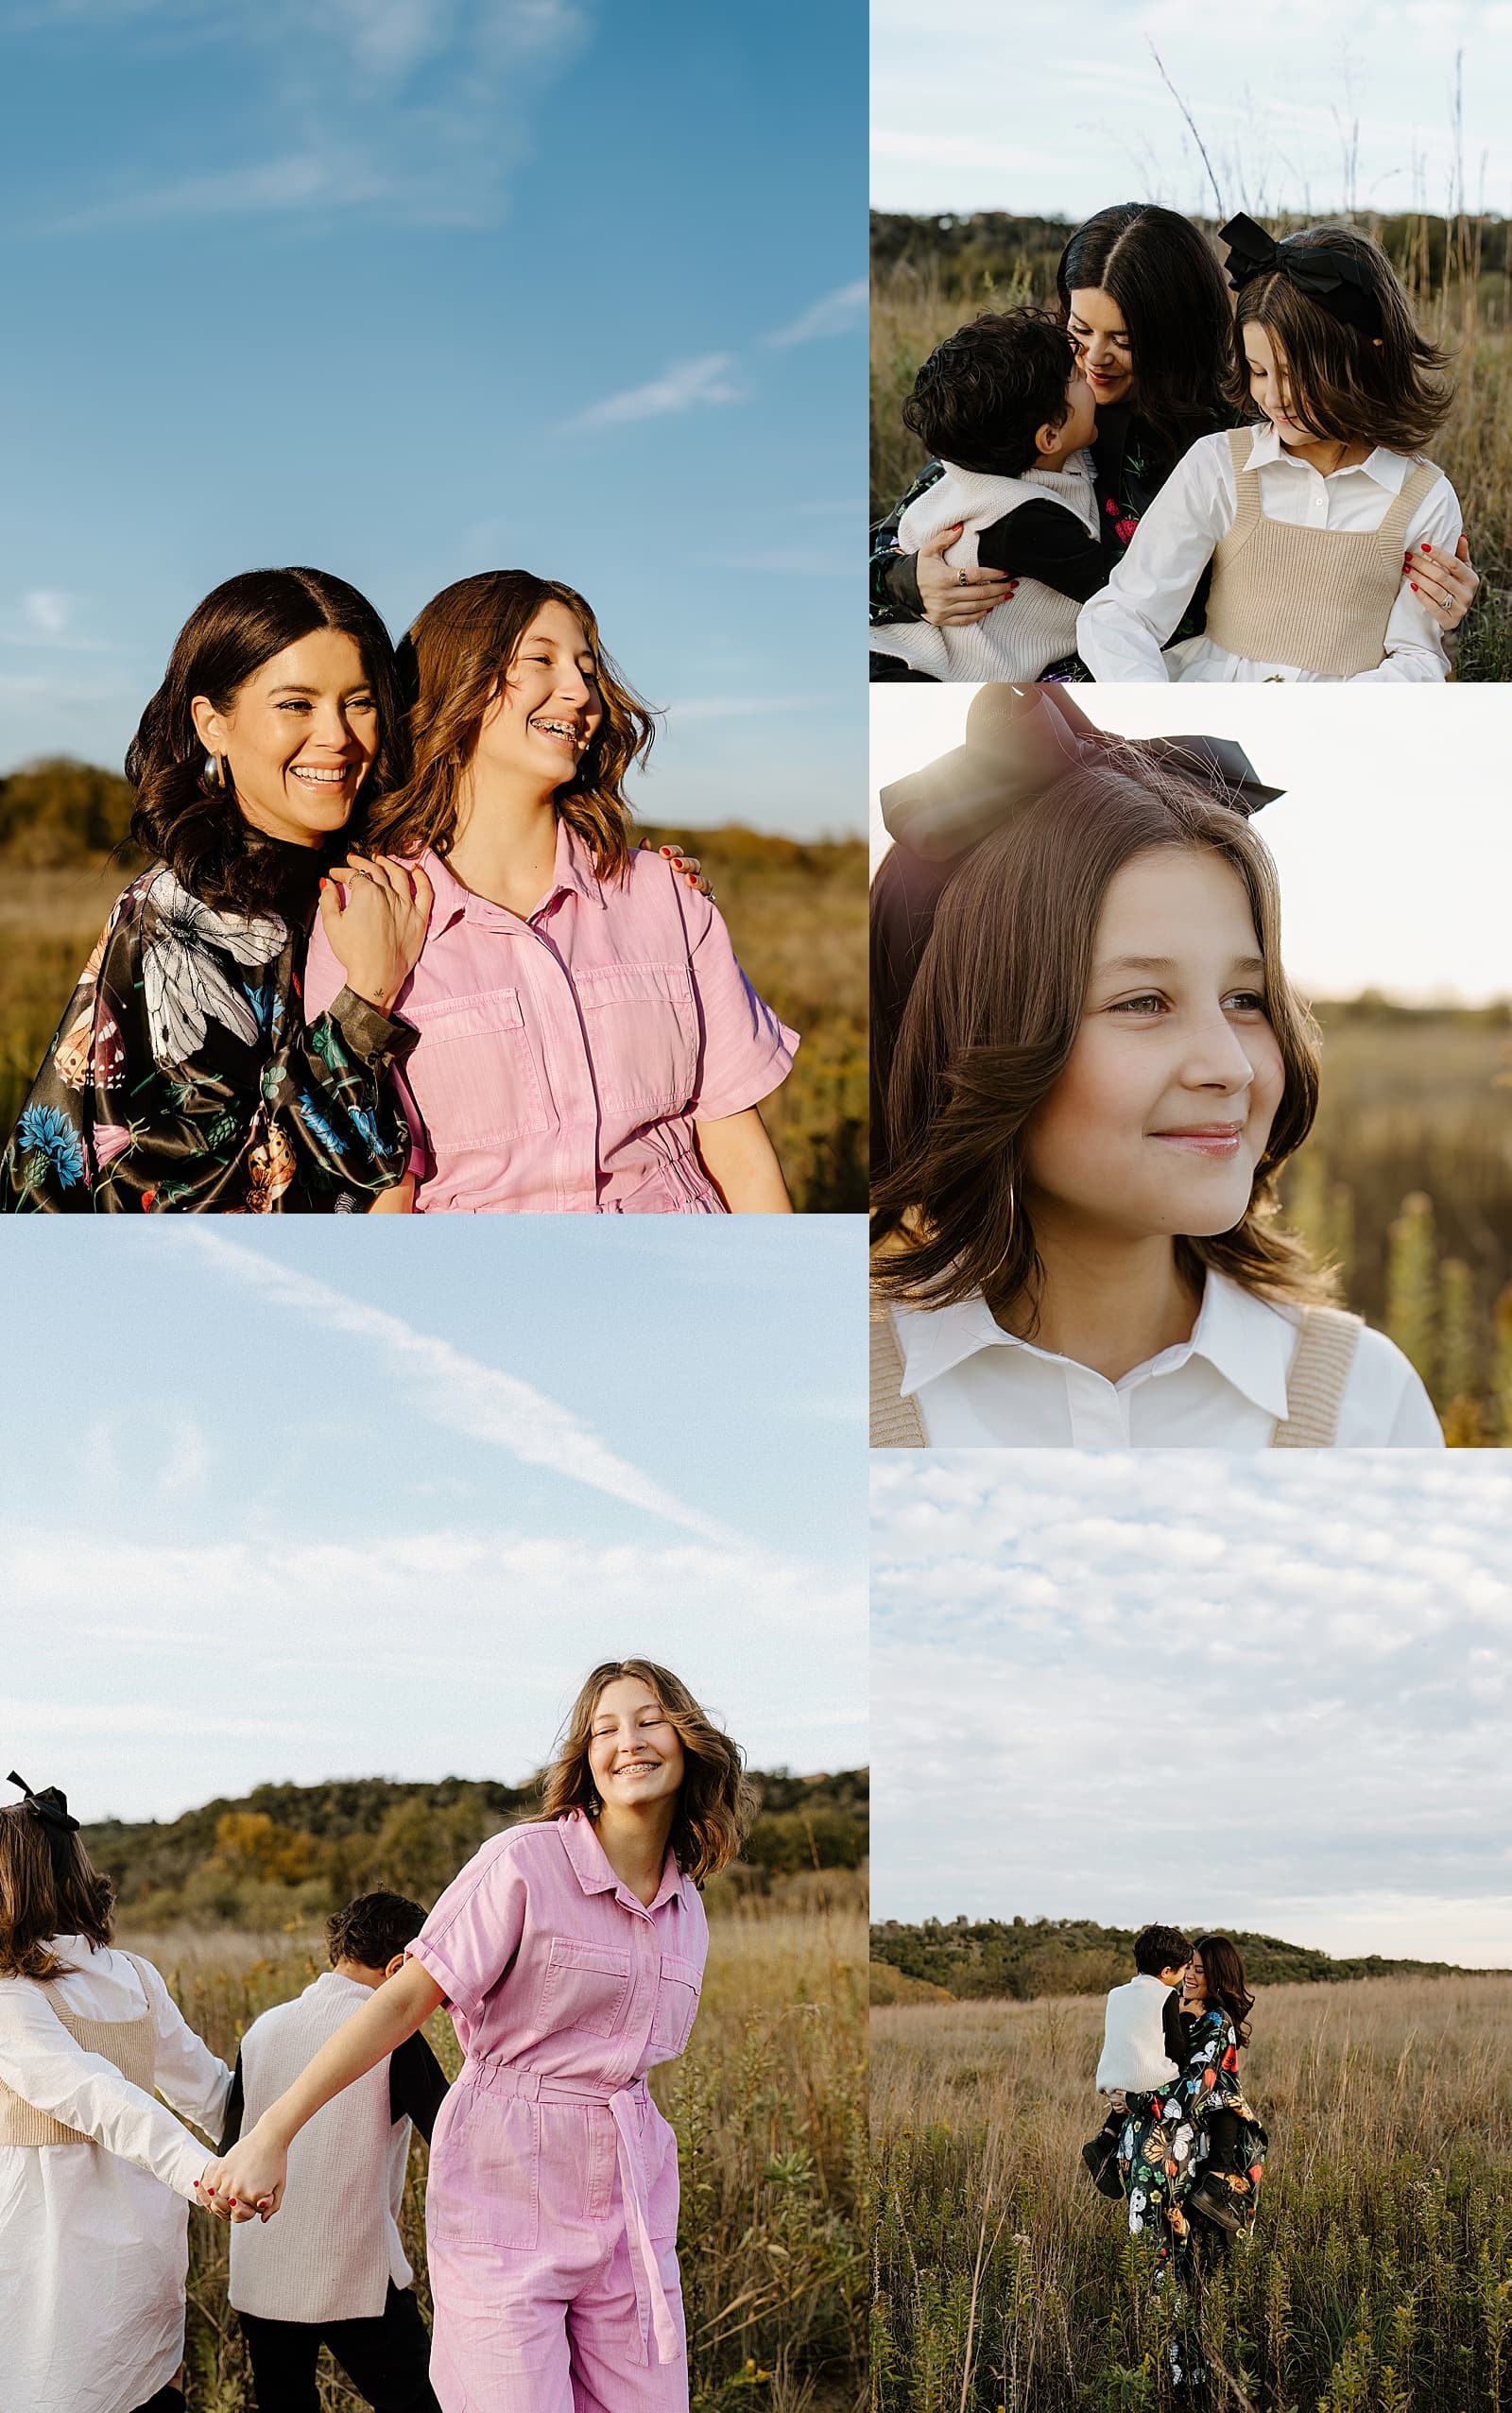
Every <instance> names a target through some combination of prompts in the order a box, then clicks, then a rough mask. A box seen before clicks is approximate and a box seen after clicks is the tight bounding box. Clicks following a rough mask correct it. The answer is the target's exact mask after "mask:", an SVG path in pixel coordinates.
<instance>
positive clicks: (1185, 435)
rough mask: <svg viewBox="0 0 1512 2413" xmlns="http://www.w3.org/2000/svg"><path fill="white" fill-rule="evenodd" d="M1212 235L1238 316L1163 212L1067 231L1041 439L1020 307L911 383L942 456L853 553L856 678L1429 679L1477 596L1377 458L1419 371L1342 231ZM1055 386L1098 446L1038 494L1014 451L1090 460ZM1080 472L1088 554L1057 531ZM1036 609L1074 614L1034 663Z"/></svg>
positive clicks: (1049, 631) (1068, 512)
mask: <svg viewBox="0 0 1512 2413" xmlns="http://www.w3.org/2000/svg"><path fill="white" fill-rule="evenodd" d="M1224 236H1225V239H1226V240H1227V241H1228V244H1229V250H1228V262H1227V265H1228V268H1229V284H1231V286H1232V288H1233V290H1234V292H1235V293H1237V294H1238V295H1239V296H1240V300H1239V302H1238V304H1237V314H1238V315H1237V318H1236V315H1235V310H1234V309H1232V308H1231V307H1230V303H1229V293H1228V292H1227V291H1226V289H1225V284H1224V278H1223V276H1222V275H1221V273H1220V271H1219V268H1218V264H1217V261H1216V259H1215V258H1214V256H1213V253H1212V251H1211V248H1210V246H1209V244H1208V242H1207V240H1206V238H1205V237H1204V236H1203V235H1202V233H1200V232H1199V231H1198V230H1197V229H1196V228H1195V227H1194V226H1193V225H1192V224H1191V223H1190V221H1188V220H1187V219H1185V218H1183V217H1181V216H1179V215H1177V214H1176V213H1175V212H1173V211H1168V210H1161V209H1157V208H1153V207H1146V206H1143V205H1141V204H1135V203H1128V204H1124V205H1121V206H1119V207H1117V208H1114V209H1109V210H1104V211H1102V212H1100V213H1098V215H1096V216H1095V217H1093V218H1091V219H1090V220H1089V221H1088V222H1087V224H1086V225H1085V226H1084V227H1082V228H1080V229H1078V231H1077V233H1075V234H1074V236H1073V237H1072V239H1071V241H1070V243H1069V244H1068V245H1067V247H1066V250H1065V251H1064V252H1063V254H1062V256H1061V260H1060V263H1059V267H1058V269H1057V313H1056V319H1057V323H1058V326H1059V327H1060V328H1061V329H1063V330H1064V333H1065V336H1066V338H1067V339H1068V340H1067V345H1066V352H1065V357H1066V362H1067V368H1068V371H1069V373H1070V376H1071V379H1072V382H1071V384H1070V385H1068V386H1066V387H1064V388H1063V389H1062V393H1061V397H1060V399H1059V401H1058V403H1057V404H1056V406H1055V407H1054V412H1053V418H1052V419H1051V420H1050V421H1049V422H1045V423H1044V424H1043V425H1042V426H1039V425H1038V422H1037V427H1029V426H1026V425H1025V424H1024V423H1023V422H1024V419H1025V413H1026V411H1030V412H1033V411H1038V410H1039V409H1040V408H1043V407H1045V406H1046V404H1047V402H1051V403H1054V402H1055V396H1054V394H1053V392H1052V388H1051V383H1050V381H1049V380H1048V378H1047V376H1046V375H1044V374H1040V376H1039V377H1038V379H1037V378H1036V376H1035V375H1034V372H1033V364H1034V362H1035V359H1036V357H1037V353H1038V350H1039V348H1040V346H1041V345H1042V338H1041V337H1040V335H1039V334H1038V332H1037V328H1036V323H1035V322H1036V321H1037V320H1039V319H1040V314H1036V313H1028V312H1022V311H1019V312H1009V313H1003V314H995V315H993V314H988V315H987V316H985V317H983V318H982V319H978V320H977V321H976V323H975V326H974V327H973V328H971V329H962V330H960V331H959V332H958V334H957V335H956V336H953V337H951V338H949V339H948V340H947V342H946V343H945V344H943V345H941V346H940V347H939V350H938V351H937V352H936V354H934V355H933V356H932V359H931V360H930V362H928V363H926V365H925V368H924V370H923V371H920V375H919V384H918V386H917V387H916V389H915V394H914V396H913V398H912V399H911V401H910V403H909V404H908V405H905V406H904V418H905V420H907V422H908V423H909V424H910V425H911V426H912V427H914V429H915V431H916V433H918V434H919V436H920V438H921V440H923V441H924V442H925V443H926V444H928V445H929V446H930V447H931V448H932V449H933V448H936V447H938V449H939V451H940V454H941V456H942V457H941V459H939V460H936V462H933V463H932V464H931V466H930V468H929V469H928V470H926V471H925V472H924V473H923V474H922V476H921V477H920V478H919V480H918V481H917V482H916V484H915V486H914V487H913V489H911V491H910V493H909V494H908V495H907V496H906V497H905V498H904V500H903V503H902V505H901V506H900V507H899V509H898V511H897V512H895V513H894V514H893V515H892V516H891V517H890V518H889V519H888V520H887V521H886V522H885V523H884V525H883V526H882V527H881V528H880V529H879V530H878V531H877V532H876V537H875V541H874V549H873V557H872V623H873V629H872V640H871V642H872V649H873V677H882V678H897V677H903V678H918V677H927V678H934V679H938V678H947V679H965V678H975V679H986V678H1015V677H1024V676H1027V677H1036V678H1038V677H1044V676H1052V677H1055V676H1077V675H1080V666H1079V663H1078V660H1077V656H1078V651H1079V654H1080V657H1081V660H1082V661H1084V662H1085V663H1086V664H1087V667H1088V668H1089V669H1090V670H1091V674H1092V675H1093V676H1095V677H1098V678H1105V679H1151V678H1166V677H1173V678H1176V677H1180V678H1191V677H1206V678H1214V677H1229V678H1245V677H1254V678H1277V677H1280V678H1286V677H1291V678H1306V677H1321V678H1342V677H1356V676H1365V675H1375V676H1383V677H1393V678H1441V677H1443V675H1444V669H1445V660H1444V655H1443V650H1442V646H1441V644H1440V635H1441V632H1442V631H1444V630H1446V629H1452V628H1454V627H1456V626H1457V625H1458V623H1459V621H1460V620H1461V619H1462V618H1463V617H1464V614H1465V612H1466V611H1467V610H1468V609H1469V602H1470V600H1471V599H1472V598H1473V595H1474V593H1475V589H1476V585H1477V583H1478V581H1477V580H1476V578H1475V575H1474V573H1473V572H1472V571H1471V570H1469V567H1468V547H1467V546H1466V545H1465V543H1464V540H1463V537H1462V535H1461V532H1460V526H1459V513H1458V506H1457V504H1456V503H1455V501H1454V498H1453V496H1452V491H1451V490H1450V489H1449V488H1448V485H1447V481H1445V480H1444V479H1443V478H1442V476H1441V475H1439V474H1438V473H1436V472H1432V473H1429V472H1426V471H1422V469H1421V465H1420V464H1417V463H1416V462H1415V461H1413V460H1412V459H1410V458H1408V457H1406V455H1405V454H1404V453H1403V451H1401V450H1400V449H1399V450H1395V451H1394V450H1392V449H1390V448H1391V447H1393V446H1396V447H1399V448H1400V447H1403V446H1405V447H1406V452H1407V453H1410V452H1411V450H1412V449H1413V447H1414V446H1415V445H1416V444H1417V443H1419V442H1420V441H1422V440H1425V439H1426V437H1427V436H1428V435H1429V434H1430V433H1431V431H1432V429H1433V428H1434V427H1435V426H1436V425H1437V423H1438V421H1439V419H1440V418H1441V417H1442V413H1443V409H1444V407H1445V406H1446V404H1447V395H1446V393H1445V389H1444V388H1442V387H1440V386H1437V385H1435V382H1434V377H1435V371H1436V370H1437V369H1438V368H1439V367H1441V365H1442V363H1441V361H1440V358H1439V355H1437V354H1436V353H1434V352H1433V351H1432V348H1431V347H1430V346H1428V345H1426V344H1425V343H1424V342H1423V341H1422V339H1421V337H1419V336H1417V331H1416V328H1415V327H1414V325H1413V322H1412V319H1411V312H1410V308H1409V305H1408V303H1407V301H1406V297H1405V295H1404V294H1403V293H1402V291H1401V288H1400V284H1398V282H1397V280H1396V278H1395V276H1394V274H1393V272H1392V270H1391V267H1390V265H1389V263H1388V262H1387V260H1386V258H1385V255H1384V253H1383V252H1382V251H1381V250H1380V249H1379V247H1378V246H1376V245H1375V244H1373V243H1370V242H1368V241H1367V239H1366V238H1365V237H1363V236H1360V235H1356V234H1354V233H1350V232H1349V231H1348V230H1333V229H1321V230H1313V231H1310V232H1309V233H1303V234H1298V235H1295V236H1291V237H1288V238H1286V240H1285V241H1283V242H1282V243H1280V244H1279V245H1277V244H1273V243H1271V242H1270V239H1269V238H1268V237H1266V236H1265V235H1263V233H1262V232H1261V230H1260V229H1258V228H1256V227H1254V226H1253V223H1252V221H1250V220H1249V219H1247V218H1244V217H1240V218H1237V219H1235V220H1233V221H1231V222H1230V224H1229V226H1228V227H1227V228H1226V229H1225V230H1224ZM1262 354H1263V358H1262V357H1261V355H1262ZM1292 371H1295V375H1294V374H1292V373H1291V372H1292ZM1293 385H1295V387H1296V389H1297V390H1296V392H1295V393H1294V392H1293V391H1292V387H1293ZM1078 388H1079V389H1080V393H1081V394H1084V395H1085V396H1087V397H1088V398H1090V401H1091V405H1092V407H1093V408H1094V409H1095V412H1096V428H1095V435H1094V436H1093V437H1092V439H1091V450H1090V453H1089V454H1080V453H1076V452H1074V451H1073V450H1072V449H1071V446H1070V444H1069V441H1068V442H1067V443H1066V448H1065V449H1066V454H1067V457H1065V458H1063V459H1062V458H1057V459H1056V460H1055V461H1054V462H1053V463H1052V464H1051V465H1052V467H1053V469H1054V470H1055V472H1056V474H1057V475H1058V477H1059V479H1060V481H1061V490H1062V491H1056V490H1055V489H1054V488H1053V486H1052V485H1050V484H1047V480H1046V478H1045V476H1044V475H1043V474H1041V470H1042V464H1043V456H1044V454H1045V451H1046V447H1045V445H1044V444H1043V443H1041V442H1040V441H1038V437H1039V436H1048V437H1049V438H1050V439H1051V440H1052V442H1051V449H1052V450H1053V449H1054V440H1055V438H1056V435H1057V430H1060V431H1064V432H1065V435H1066V437H1067V438H1069V437H1070V436H1072V435H1075V436H1077V437H1078V438H1079V440H1080V442H1082V443H1085V442H1086V441H1087V437H1086V435H1085V433H1084V432H1082V429H1081V424H1080V419H1079V410H1080V403H1079V396H1078ZM1293 411H1295V412H1296V413H1297V417H1296V418H1295V419H1294V418H1292V417H1290V416H1289V413H1291V412H1293ZM1257 418H1258V421H1259V426H1258V428H1257V427H1256V426H1255V424H1254V422H1255V421H1256V420H1257ZM1245 422H1249V423H1248V424H1245ZM1031 439H1034V440H1031ZM953 444H954V447H955V449H954V452H953V451H951V450H950V449H949V448H950V447H951V446H952V445H953ZM1236 447H1238V449H1237V450H1236V449H1235V448H1236ZM1078 468H1079V469H1080V470H1081V472H1082V474H1084V475H1086V474H1090V476H1091V487H1092V492H1093V494H1094V496H1095V511H1094V516H1093V520H1092V524H1091V531H1089V530H1088V529H1087V528H1086V526H1083V530H1082V533H1083V534H1084V535H1085V534H1088V533H1089V532H1091V533H1093V534H1094V535H1095V538H1096V540H1097V549H1096V550H1094V549H1093V547H1091V546H1089V545H1086V544H1083V543H1077V542H1076V541H1075V540H1074V530H1073V528H1072V527H1071V526H1070V525H1069V523H1070V521H1071V519H1072V517H1073V516H1074V509H1075V507H1076V506H1077V504H1078V502H1079V499H1080V498H1079V497H1078V495H1077V494H1076V493H1075V492H1074V491H1073V485H1072V483H1071V481H1072V479H1073V477H1074V473H1075V472H1076V470H1077V469H1078ZM1356 472H1358V473H1359V474H1355V473H1356ZM1204 478H1206V480H1207V483H1206V484H1204V483H1203V482H1202V480H1203V479H1204ZM1194 481H1195V482H1194ZM1171 485H1174V486H1175V489H1176V491H1175V492H1174V493H1173V494H1172V496H1171V498H1170V499H1169V500H1166V499H1165V494H1166V489H1167V487H1168V486H1171ZM1189 488H1190V489H1191V490H1192V491H1190V492H1189V491H1188V490H1189ZM1199 488H1200V493H1201V498H1202V499H1201V501H1200V502H1198V501H1197V500H1196V496H1197V492H1198V489H1199ZM1320 502H1321V511H1320V508H1319V505H1320ZM1057 505H1058V506H1059V508H1058V509H1057ZM1262 507H1263V508H1262ZM1261 522H1263V526H1262V527H1261V529H1260V543H1259V545H1258V547H1257V544H1256V543H1255V533H1256V523H1261ZM1199 524H1200V526H1201V528H1202V530H1204V531H1205V538H1204V537H1203V536H1199V534H1198V532H1197V531H1198V525H1199ZM1280 526H1287V527H1292V528H1295V529H1296V531H1297V533H1296V535H1295V536H1288V537H1287V538H1286V539H1285V540H1284V541H1279V540H1278V539H1277V538H1276V537H1275V536H1274V535H1266V534H1265V529H1267V528H1270V529H1274V528H1277V527H1280ZM1142 531H1144V532H1142ZM1365 535H1369V536H1371V537H1372V539H1373V540H1374V541H1373V543H1372V544H1370V545H1366V546H1362V544H1361V543H1358V542H1353V541H1352V540H1354V539H1356V538H1358V537H1360V536H1365ZM1456 545H1457V546H1458V551H1459V554H1460V556H1462V557H1464V558H1462V559H1456V558H1455V552H1456ZM1099 553H1100V559H1099V558H1098V557H1099ZM1388 555H1389V557H1390V558H1389V560H1388V558H1387V557H1388ZM1272 556H1274V559H1273V558H1271V557H1272ZM1214 572H1216V575H1217V577H1218V582H1219V606H1218V610H1219V619H1218V623H1217V626H1216V628H1215V629H1214V630H1213V631H1212V632H1211V636H1210V637H1209V638H1208V639H1207V640H1206V641H1205V638H1204V629H1205V625H1206V617H1207V612H1208V604H1209V595H1210V587H1211V577H1212V576H1213V574H1214ZM1320 572H1321V573H1322V574H1323V583H1322V590H1321V591H1320V589H1319V574H1320ZM1388 572H1389V576H1388ZM1093 580H1094V581H1095V582H1094V583H1089V581H1093ZM1021 581H1022V583H1021ZM1049 596H1055V597H1057V598H1058V599H1059V604H1060V606H1061V607H1064V605H1065V604H1066V603H1068V602H1071V601H1074V602H1076V603H1077V604H1078V605H1081V606H1083V607H1085V608H1084V609H1083V610H1082V612H1081V616H1080V622H1079V625H1076V626H1075V627H1074V634H1073V638H1072V640H1071V642H1069V643H1066V644H1063V645H1061V647H1060V651H1059V653H1058V654H1057V653H1056V652H1054V651H1053V650H1052V648H1051V642H1050V641H1051V639H1052V638H1055V639H1057V640H1059V639H1061V638H1063V637H1064V634H1065V626H1066V619H1065V612H1064V609H1063V608H1062V609H1060V610H1058V611H1057V610H1056V609H1054V608H1052V607H1051V605H1050V604H1049V602H1048V600H1047V597H1049ZM1094 596H1095V597H1096V600H1095V601H1093V600H1092V599H1091V598H1092V597H1094ZM988 615H990V618H989V616H988ZM1314 619H1320V620H1321V622H1322V623H1323V624H1324V625H1323V626H1322V627H1321V628H1320V629H1313V628H1312V622H1313V621H1314ZM1040 622H1043V623H1044V624H1045V625H1044V626H1043V627H1042V628H1041V627H1040V625H1039V623H1040ZM1162 647H1169V648H1171V651H1170V652H1169V654H1167V655H1164V656H1162ZM988 656H991V657H993V659H994V660H995V666H988V664H987V658H988ZM1273 656H1279V657H1280V658H1279V659H1273V658H1272V657H1273Z"/></svg>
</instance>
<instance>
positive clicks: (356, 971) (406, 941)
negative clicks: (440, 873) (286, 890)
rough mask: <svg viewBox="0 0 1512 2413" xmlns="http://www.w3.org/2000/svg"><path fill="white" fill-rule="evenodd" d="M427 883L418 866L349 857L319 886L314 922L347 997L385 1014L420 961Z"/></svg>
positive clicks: (379, 857) (383, 857)
mask: <svg viewBox="0 0 1512 2413" xmlns="http://www.w3.org/2000/svg"><path fill="white" fill-rule="evenodd" d="M430 918H431V884H430V882H429V880H428V879H427V878H426V877H425V874H424V872H423V871H422V870H421V868H420V865H419V864H418V863H402V862H401V861H400V860H399V858H398V856H397V855H393V854H373V855H367V854H349V855H348V857H347V859H346V861H345V863H341V864H337V865H336V866H335V868H334V869H333V870H332V871H331V874H330V876H329V878H328V879H325V880H322V881H321V883H320V920H321V922H323V924H324V926H325V935H326V937H327V938H328V939H330V941H331V949H332V953H333V954H334V955H335V958H336V961H337V962H338V963H339V964H340V966H341V969H342V971H343V972H344V973H345V974H346V975H347V986H348V988H349V989H350V990H351V991H352V994H353V995H354V996H357V997H365V998H366V999H367V1001H368V1003H369V1006H376V1007H377V1008H378V1010H379V1012H380V1013H382V1014H387V1013H388V1012H389V1011H391V1009H392V1007H393V1003H394V999H395V998H396V997H397V996H398V994H399V992H400V991H401V989H402V988H403V987H404V983H405V981H406V980H407V979H408V978H409V975H410V974H411V973H412V972H413V971H414V969H415V965H416V963H417V962H418V960H419V958H420V951H421V947H422V945H423V944H424V941H425V931H426V926H427V924H428V923H429V922H430Z"/></svg>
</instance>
